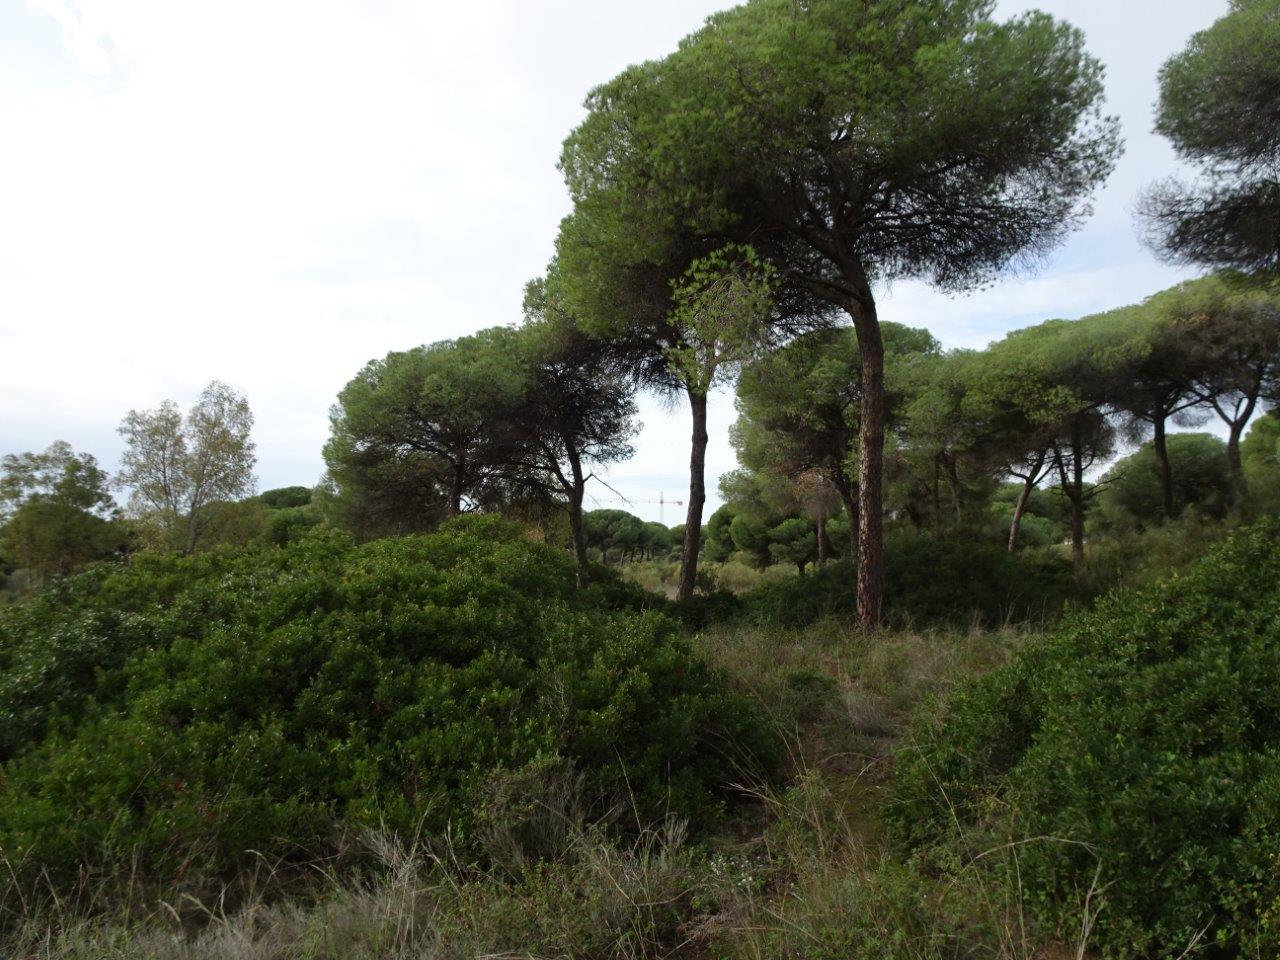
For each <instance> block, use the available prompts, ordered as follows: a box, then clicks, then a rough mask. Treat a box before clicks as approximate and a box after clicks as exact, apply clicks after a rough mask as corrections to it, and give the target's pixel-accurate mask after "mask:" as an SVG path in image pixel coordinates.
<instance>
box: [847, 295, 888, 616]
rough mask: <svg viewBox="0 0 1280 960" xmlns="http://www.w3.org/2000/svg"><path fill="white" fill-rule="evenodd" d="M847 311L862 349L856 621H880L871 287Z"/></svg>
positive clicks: (880, 373)
mask: <svg viewBox="0 0 1280 960" xmlns="http://www.w3.org/2000/svg"><path fill="white" fill-rule="evenodd" d="M847 309H848V311H849V315H850V316H851V317H852V319H853V328H854V331H855V332H856V334H857V336H858V352H859V353H860V354H861V371H862V405H861V410H860V416H859V421H858V453H859V458H858V515H859V520H860V521H861V522H860V523H859V525H858V526H859V529H858V620H859V622H861V624H862V626H863V627H865V628H868V629H870V628H874V627H877V626H879V625H880V621H881V618H882V616H883V614H884V428H885V396H884V339H883V337H882V336H881V333H880V322H879V319H878V318H877V316H876V305H875V300H874V299H873V298H872V296H871V292H870V291H869V290H865V291H864V293H863V296H862V297H861V298H860V299H855V300H851V301H850V303H849V305H848V308H847Z"/></svg>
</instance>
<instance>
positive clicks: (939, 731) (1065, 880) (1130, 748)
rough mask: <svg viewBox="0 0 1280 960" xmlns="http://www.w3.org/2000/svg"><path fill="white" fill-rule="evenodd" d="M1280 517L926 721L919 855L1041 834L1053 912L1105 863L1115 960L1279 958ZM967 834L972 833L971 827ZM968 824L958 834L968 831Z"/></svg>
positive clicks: (907, 781) (1105, 944)
mask: <svg viewBox="0 0 1280 960" xmlns="http://www.w3.org/2000/svg"><path fill="white" fill-rule="evenodd" d="M1278 544H1280V521H1275V520H1272V521H1267V522H1264V523H1261V524H1258V525H1256V526H1254V527H1252V528H1250V529H1247V530H1245V531H1243V532H1241V533H1238V534H1237V535H1235V536H1234V537H1232V538H1231V539H1229V540H1228V541H1227V542H1226V543H1224V544H1223V545H1221V546H1220V547H1218V548H1217V549H1215V551H1214V552H1213V553H1211V554H1210V555H1209V556H1208V557H1206V558H1205V559H1204V560H1202V561H1200V562H1199V563H1197V564H1195V565H1194V566H1192V567H1191V568H1190V569H1189V570H1188V572H1187V573H1186V574H1185V575H1182V576H1176V577H1173V578H1172V579H1170V580H1168V581H1165V582H1163V583H1161V584H1159V585H1157V586H1155V587H1152V588H1149V589H1145V590H1142V591H1135V592H1125V593H1120V594H1116V595H1113V596H1111V597H1109V598H1107V599H1105V600H1104V601H1102V602H1101V603H1099V604H1098V606H1097V608H1096V610H1094V611H1092V612H1090V613H1088V614H1084V615H1080V616H1077V617H1075V618H1074V619H1072V620H1071V621H1070V623H1069V624H1068V625H1066V626H1065V627H1064V628H1063V629H1062V631H1061V632H1060V633H1059V634H1057V635H1056V636H1055V637H1054V638H1052V639H1051V640H1048V641H1045V642H1041V643H1033V644H1030V645H1028V646H1027V647H1026V648H1025V649H1024V651H1023V652H1022V653H1021V654H1020V655H1019V656H1018V657H1017V658H1016V659H1015V660H1014V661H1013V662H1012V663H1011V664H1010V665H1009V666H1008V667H1006V668H1003V669H1000V670H997V671H995V672H994V673H992V674H990V675H988V676H987V677H984V678H983V679H981V680H980V681H978V682H977V683H975V684H974V685H973V686H972V687H970V688H969V689H967V690H966V691H964V692H963V693H961V694H959V695H957V696H956V697H954V698H953V700H952V702H951V704H950V706H949V708H948V709H946V710H944V711H942V712H940V713H935V714H933V715H932V716H931V719H930V720H928V721H922V723H921V725H920V726H919V727H918V729H917V731H916V736H915V738H914V740H913V742H912V743H911V744H910V745H908V746H907V747H905V748H903V749H902V751H901V752H900V754H899V757H898V776H897V787H896V792H897V796H896V798H895V802H893V803H891V804H890V805H889V806H888V808H887V812H886V815H887V817H888V819H889V820H890V821H891V822H892V824H893V826H894V828H895V831H896V833H897V834H898V836H899V837H900V838H901V839H902V840H903V841H904V842H906V843H907V844H908V845H910V846H913V847H915V848H917V849H921V850H926V851H930V850H931V851H934V852H940V851H945V850H947V849H950V850H951V851H952V852H954V850H955V844H956V842H957V840H959V842H960V844H961V846H962V847H963V848H964V850H965V851H966V852H967V853H970V854H972V853H974V852H976V850H977V849H978V848H979V847H982V846H986V845H992V846H994V845H996V844H999V843H1002V842H1004V841H1008V840H1010V839H1013V840H1020V839H1024V838H1052V839H1041V840H1038V841H1036V842H1028V843H1026V844H1025V845H1024V846H1022V847H1021V848H1020V849H1021V854H1020V856H1019V858H1018V868H1019V871H1020V877H1019V879H1018V882H1019V883H1020V884H1022V885H1024V886H1025V889H1026V890H1027V891H1028V893H1029V899H1030V902H1031V904H1032V905H1033V906H1034V908H1035V910H1036V911H1037V912H1038V914H1039V916H1040V918H1041V919H1042V921H1044V922H1045V923H1047V924H1050V925H1058V926H1063V925H1068V924H1070V923H1072V922H1073V921H1072V920H1071V918H1069V917H1067V916H1065V915H1064V913H1063V910H1062V907H1063V904H1067V903H1072V902H1075V901H1076V900H1078V895H1079V893H1080V892H1081V891H1084V890H1087V889H1088V888H1089V887H1090V885H1091V883H1092V882H1093V879H1094V876H1095V872H1096V876H1097V890H1098V892H1099V896H1100V897H1101V903H1102V911H1101V913H1100V914H1099V918H1098V926H1097V929H1096V931H1095V935H1094V943H1095V945H1096V946H1098V947H1100V948H1101V949H1102V950H1103V952H1104V955H1105V956H1108V957H1117V958H1119V957H1133V956H1144V957H1145V956H1151V957H1166V956H1178V955H1181V954H1182V953H1183V951H1184V950H1186V949H1187V948H1188V947H1189V945H1190V944H1192V943H1193V942H1194V941H1196V938H1197V937H1198V936H1203V940H1202V941H1200V942H1202V943H1204V944H1212V945H1213V946H1214V948H1215V952H1214V953H1213V955H1214V956H1218V957H1231V958H1234V957H1250V958H1252V957H1263V956H1267V957H1273V956H1280V928H1278V927H1277V923H1276V903H1277V902H1278V900H1280V860H1277V855H1278V851H1280V845H1278V843H1277V839H1278V838H1280V546H1278ZM957 828H958V830H957ZM957 834H958V836H957Z"/></svg>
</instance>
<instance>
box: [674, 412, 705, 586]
mask: <svg viewBox="0 0 1280 960" xmlns="http://www.w3.org/2000/svg"><path fill="white" fill-rule="evenodd" d="M689 407H690V410H691V411H692V413H693V438H692V439H693V444H692V449H691V451H690V453H689V511H688V513H687V514H686V515H685V524H684V553H683V555H682V557H681V561H680V592H679V594H678V595H677V596H678V599H680V600H682V601H684V600H689V599H691V598H692V597H693V590H694V587H695V586H696V584H697V579H698V549H699V548H700V547H701V546H702V508H703V506H704V505H705V504H706V502H707V488H706V476H705V475H706V470H707V439H708V437H707V395H706V394H705V393H695V392H694V391H690V392H689Z"/></svg>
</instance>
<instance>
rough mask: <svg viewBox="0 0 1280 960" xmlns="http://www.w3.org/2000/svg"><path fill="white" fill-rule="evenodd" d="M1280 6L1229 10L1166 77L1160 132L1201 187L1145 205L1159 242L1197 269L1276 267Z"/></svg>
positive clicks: (1173, 187) (1243, 0)
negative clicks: (1186, 163) (1190, 168)
mask: <svg viewBox="0 0 1280 960" xmlns="http://www.w3.org/2000/svg"><path fill="white" fill-rule="evenodd" d="M1277 54H1280V3H1278V2H1277V0H1233V2H1232V4H1231V11H1230V13H1228V14H1227V15H1226V16H1225V17H1223V18H1221V19H1220V20H1218V21H1217V22H1216V23H1215V24H1213V26H1211V27H1210V28H1209V29H1208V30H1203V31H1201V32H1200V33H1197V34H1196V35H1195V36H1194V37H1192V38H1191V41H1190V43H1188V44H1187V46H1186V48H1185V49H1184V50H1183V51H1181V52H1180V53H1178V54H1177V55H1176V56H1174V57H1173V58H1171V59H1170V60H1169V61H1168V62H1167V63H1166V64H1165V65H1164V68H1163V69H1162V70H1161V71H1160V104H1159V110H1158V112H1157V116H1156V129H1157V131H1159V132H1160V133H1162V134H1164V135H1165V136H1166V137H1168V138H1169V141H1170V143H1171V144H1172V145H1173V148H1174V150H1175V151H1176V152H1177V153H1178V155H1179V157H1180V158H1181V159H1182V160H1184V161H1186V162H1188V163H1189V164H1191V165H1192V166H1193V167H1195V168H1196V169H1197V173H1199V174H1200V175H1201V176H1200V180H1199V182H1198V183H1195V184H1191V185H1188V184H1184V183H1181V182H1179V181H1177V180H1169V181H1166V182H1164V183H1162V184H1159V185H1157V186H1156V187H1155V188H1154V189H1153V190H1152V191H1151V193H1150V194H1149V195H1148V196H1147V198H1146V202H1145V203H1144V205H1143V213H1144V214H1145V217H1146V220H1147V224H1148V227H1149V229H1150V231H1151V240H1152V242H1153V244H1154V245H1155V246H1156V247H1157V248H1158V249H1159V250H1161V252H1163V253H1165V254H1166V255H1168V256H1169V257H1170V258H1171V259H1174V260H1177V261H1180V262H1183V263H1193V264H1197V265H1204V266H1213V267H1233V268H1239V269H1243V270H1250V271H1253V270H1258V271H1274V270H1275V269H1276V268H1277V266H1280V243H1278V242H1277V238H1278V237H1280V230H1277V226H1278V225H1280V185H1277V182H1276V175H1275V171H1276V164H1277V161H1278V160H1280V133H1277V131H1280V58H1278V57H1277Z"/></svg>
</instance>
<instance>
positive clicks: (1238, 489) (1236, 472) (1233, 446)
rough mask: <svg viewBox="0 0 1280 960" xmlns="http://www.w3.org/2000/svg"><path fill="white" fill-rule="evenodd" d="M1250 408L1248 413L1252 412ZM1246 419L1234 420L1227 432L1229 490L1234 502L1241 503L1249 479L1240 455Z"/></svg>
mask: <svg viewBox="0 0 1280 960" xmlns="http://www.w3.org/2000/svg"><path fill="white" fill-rule="evenodd" d="M1252 412H1253V411H1252V410H1250V414H1252ZM1246 423H1248V420H1247V419H1246V420H1236V421H1234V422H1232V423H1231V424H1230V428H1231V429H1230V432H1229V433H1228V434H1227V463H1228V464H1229V465H1230V467H1231V492H1232V495H1233V496H1234V497H1235V501H1236V503H1241V502H1242V501H1243V500H1244V498H1245V497H1247V496H1248V495H1249V481H1248V480H1246V479H1245V475H1244V460H1243V458H1242V457H1241V456H1240V437H1241V435H1242V434H1243V433H1244V428H1245V424H1246Z"/></svg>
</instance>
